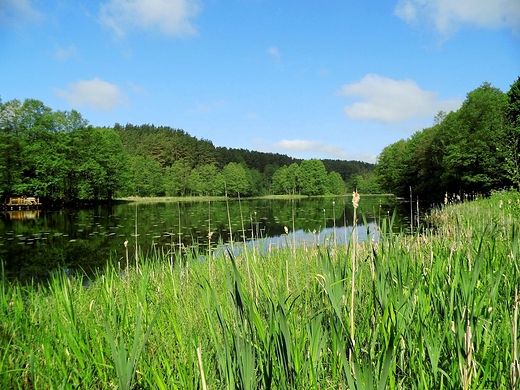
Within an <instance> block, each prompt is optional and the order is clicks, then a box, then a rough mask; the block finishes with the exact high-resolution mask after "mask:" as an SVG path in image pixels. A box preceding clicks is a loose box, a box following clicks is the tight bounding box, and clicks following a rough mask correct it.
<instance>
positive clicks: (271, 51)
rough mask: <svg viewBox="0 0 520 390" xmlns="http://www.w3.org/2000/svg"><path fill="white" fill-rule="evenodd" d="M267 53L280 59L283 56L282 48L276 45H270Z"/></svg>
mask: <svg viewBox="0 0 520 390" xmlns="http://www.w3.org/2000/svg"><path fill="white" fill-rule="evenodd" d="M267 54H269V55H270V56H271V57H273V58H274V59H275V60H277V61H279V60H280V58H281V56H282V55H281V54H280V50H279V49H278V48H277V47H276V46H269V47H268V48H267Z"/></svg>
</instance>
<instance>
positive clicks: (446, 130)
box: [374, 77, 520, 202]
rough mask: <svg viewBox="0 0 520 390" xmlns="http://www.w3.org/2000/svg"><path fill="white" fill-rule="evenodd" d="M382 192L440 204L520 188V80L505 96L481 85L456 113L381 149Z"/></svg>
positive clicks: (378, 169) (441, 115)
mask: <svg viewBox="0 0 520 390" xmlns="http://www.w3.org/2000/svg"><path fill="white" fill-rule="evenodd" d="M374 175H375V177H376V180H377V182H378V183H379V185H380V186H381V189H383V190H384V191H388V192H391V193H393V194H395V195H398V196H403V197H405V196H406V197H408V196H410V195H409V194H410V191H411V192H412V194H413V196H417V197H419V198H421V199H424V200H430V201H435V202H439V201H442V200H443V199H444V198H446V197H447V198H449V199H452V198H453V199H462V198H464V197H466V196H474V195H475V194H480V195H488V194H489V193H491V192H492V191H495V190H500V189H506V188H516V189H518V188H519V186H520V77H519V78H518V79H517V80H516V82H514V83H513V84H512V85H511V88H510V90H509V91H508V92H507V93H504V92H502V91H501V90H499V89H497V88H495V87H493V86H492V85H490V84H489V83H483V84H482V85H481V86H480V87H478V88H477V89H475V90H473V91H471V92H470V93H468V94H467V96H466V99H465V101H464V102H463V104H462V106H461V107H460V108H459V109H458V110H457V111H452V112H450V113H445V112H439V113H438V114H437V115H436V117H435V118H434V124H433V126H432V127H429V128H426V129H423V130H421V131H418V132H416V133H415V134H413V135H412V136H411V137H410V138H408V139H406V140H400V141H397V142H395V143H393V144H391V145H389V146H387V147H386V148H384V149H383V151H382V152H381V154H380V155H379V157H378V161H377V164H376V167H375V172H374Z"/></svg>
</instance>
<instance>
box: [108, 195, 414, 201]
mask: <svg viewBox="0 0 520 390" xmlns="http://www.w3.org/2000/svg"><path fill="white" fill-rule="evenodd" d="M360 195H361V196H362V197H364V198H365V197H379V196H389V197H393V196H394V195H393V194H360ZM351 196H352V194H350V193H347V194H343V195H338V194H329V195H318V196H312V198H338V197H351ZM306 198H309V196H308V195H264V196H248V197H230V196H228V197H226V196H150V197H140V196H127V197H123V198H117V199H114V201H116V202H127V203H172V202H220V201H226V200H239V199H240V200H245V201H248V200H256V199H266V200H269V199H272V200H284V199H287V200H297V199H306ZM403 199H404V198H403Z"/></svg>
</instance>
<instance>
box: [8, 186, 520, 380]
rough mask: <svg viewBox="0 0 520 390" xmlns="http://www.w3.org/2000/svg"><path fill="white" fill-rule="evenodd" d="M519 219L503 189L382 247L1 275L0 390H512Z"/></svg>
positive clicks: (387, 235) (284, 250)
mask: <svg viewBox="0 0 520 390" xmlns="http://www.w3.org/2000/svg"><path fill="white" fill-rule="evenodd" d="M519 216H520V195H519V194H518V193H516V192H507V193H497V194H494V195H493V196H491V197H490V198H489V199H486V200H479V201H476V202H470V203H463V204H458V205H454V206H446V207H444V208H443V209H442V210H439V211H436V212H434V213H432V216H431V225H433V226H435V228H434V229H433V228H432V229H429V230H426V229H417V233H416V234H415V235H405V234H393V233H392V226H391V225H392V220H391V218H387V219H385V218H382V220H381V226H380V227H379V231H378V237H379V240H378V241H377V242H370V241H367V242H360V243H357V244H355V245H352V243H351V244H350V245H344V244H341V245H335V244H334V242H333V240H331V241H330V242H329V244H327V245H324V246H316V247H312V248H308V247H304V246H295V245H292V246H290V245H288V246H285V247H281V248H277V249H272V250H270V251H256V252H255V253H254V256H247V257H246V254H245V253H243V252H242V251H239V252H236V251H233V250H230V251H215V252H214V254H213V255H214V256H215V257H213V259H212V260H211V262H209V261H202V262H201V261H200V258H199V257H198V256H197V255H194V256H193V258H192V259H188V261H187V263H186V260H183V261H181V259H180V258H177V259H174V262H175V264H178V265H176V266H173V267H172V264H171V260H172V259H171V256H172V254H171V253H168V254H165V255H164V258H162V255H160V254H157V255H156V256H155V257H154V258H149V259H141V260H140V261H139V272H137V271H136V270H135V269H134V268H132V267H131V268H130V270H129V271H128V272H125V273H123V274H121V273H120V272H119V270H117V269H115V268H112V267H110V266H109V267H107V269H106V270H104V271H103V272H102V273H100V274H99V275H97V277H96V278H94V279H92V280H90V281H87V282H85V281H84V280H83V278H82V277H81V275H79V276H72V277H71V276H69V275H66V274H65V273H57V274H55V275H54V277H53V278H52V279H51V280H50V281H49V283H48V284H47V285H26V284H21V283H18V282H10V281H7V280H6V279H5V276H4V275H3V273H2V280H1V283H0V316H1V318H2V321H1V322H0V387H1V388H14V389H18V388H35V389H39V388H89V389H90V388H103V389H110V388H123V389H125V388H128V389H130V388H153V389H156V388H159V389H200V388H207V389H271V388H279V389H287V388H289V389H291V388H293V389H374V388H378V389H385V388H389V389H410V388H415V389H432V388H435V389H441V388H446V389H448V388H462V389H488V388H515V386H516V387H518V372H519V370H518V358H517V356H518V353H517V337H518V335H517V331H516V329H517V321H518V319H517V316H518V292H517V290H518V276H519V273H518V241H519V238H520V237H519V234H518V232H519V222H518V221H519ZM419 232H422V234H419ZM251 250H252V251H255V247H253V248H252V249H251ZM219 253H220V254H219ZM250 255H251V254H250ZM186 264H189V273H188V272H187V267H186ZM210 267H211V268H210ZM287 282H288V284H289V285H290V289H287V286H286V283H287ZM251 286H254V288H252V287H251ZM353 286H355V288H352V287H353ZM354 320H355V328H354ZM353 329H355V333H354V332H353Z"/></svg>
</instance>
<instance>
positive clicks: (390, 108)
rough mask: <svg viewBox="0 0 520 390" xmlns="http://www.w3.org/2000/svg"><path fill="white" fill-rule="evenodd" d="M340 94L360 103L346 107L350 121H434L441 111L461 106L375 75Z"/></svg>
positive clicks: (412, 83) (412, 85)
mask: <svg viewBox="0 0 520 390" xmlns="http://www.w3.org/2000/svg"><path fill="white" fill-rule="evenodd" d="M340 94H341V95H344V96H354V97H359V98H361V99H362V101H357V102H353V103H352V104H350V105H348V106H346V107H345V114H346V115H347V117H349V118H350V119H355V120H375V121H380V122H385V123H390V122H403V121H408V120H412V119H424V118H433V117H434V116H435V114H437V113H438V112H439V111H441V110H442V111H446V112H449V111H452V110H456V109H458V108H459V107H460V105H461V104H462V101H460V100H458V99H450V100H439V98H438V96H437V94H436V93H435V92H431V91H425V90H422V89H421V88H419V86H418V85H417V84H416V83H415V81H413V80H409V79H408V80H393V79H390V78H387V77H382V76H379V75H376V74H369V75H366V76H365V77H363V78H362V79H361V80H360V81H358V82H355V83H351V84H347V85H343V86H342V87H341V90H340Z"/></svg>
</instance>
